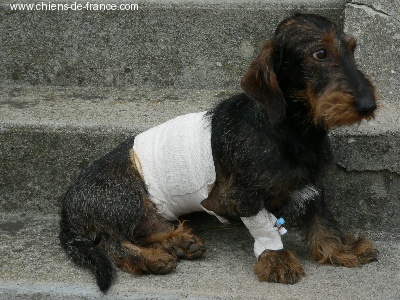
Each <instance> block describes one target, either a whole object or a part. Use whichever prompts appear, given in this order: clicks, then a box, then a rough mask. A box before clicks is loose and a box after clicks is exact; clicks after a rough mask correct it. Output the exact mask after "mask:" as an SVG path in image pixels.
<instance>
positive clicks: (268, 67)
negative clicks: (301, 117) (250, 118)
mask: <svg viewBox="0 0 400 300" xmlns="http://www.w3.org/2000/svg"><path fill="white" fill-rule="evenodd" d="M271 44H272V42H271V41H266V42H265V43H264V46H263V48H262V50H261V53H260V54H259V55H258V56H257V58H256V59H255V60H254V61H253V62H252V64H251V66H250V69H249V70H248V71H247V73H246V74H245V75H244V77H243V78H242V81H241V87H242V89H243V90H244V91H245V92H246V93H247V95H249V96H250V97H251V98H253V99H255V100H257V101H259V102H261V103H262V104H263V105H264V106H265V107H266V110H267V114H268V118H269V121H270V123H271V124H272V126H275V125H277V124H279V123H281V122H282V121H283V119H284V117H285V111H286V106H285V100H284V97H283V94H282V91H281V89H280V87H279V83H278V80H277V78H276V74H275V72H274V67H273V61H272V54H271V52H272V47H271Z"/></svg>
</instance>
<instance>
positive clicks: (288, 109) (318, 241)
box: [60, 14, 378, 292]
mask: <svg viewBox="0 0 400 300" xmlns="http://www.w3.org/2000/svg"><path fill="white" fill-rule="evenodd" d="M355 48H356V40H355V38H354V37H352V36H350V35H348V34H345V33H344V32H343V31H342V30H341V29H340V28H339V27H338V26H337V25H336V24H335V23H334V22H332V21H330V20H329V19H326V18H324V17H322V16H318V15H312V14H296V15H294V16H292V17H289V18H287V19H285V20H283V21H282V22H281V23H280V24H279V25H278V27H277V29H276V31H275V34H274V36H273V37H272V39H270V40H267V41H266V42H265V44H264V45H263V48H262V50H261V52H260V54H259V55H258V56H257V57H256V58H255V60H254V61H253V62H252V64H251V66H250V68H249V70H248V71H247V73H245V75H244V77H243V78H242V81H241V87H242V89H243V90H244V93H240V94H237V95H234V96H232V97H230V98H228V99H225V100H223V101H222V102H220V103H218V104H217V105H216V106H215V107H214V108H212V109H210V110H209V111H207V112H201V113H193V114H188V115H184V116H180V117H177V118H175V119H173V120H170V121H168V122H166V123H164V124H161V125H159V126H156V127H154V128H151V129H150V130H148V131H145V132H144V133H141V134H139V135H138V136H136V137H132V138H130V139H128V140H127V141H125V142H123V143H122V144H121V145H119V146H118V147H117V148H116V149H115V150H113V151H111V152H110V153H108V154H106V155H105V156H103V157H101V158H100V159H98V160H96V161H95V162H93V163H92V164H91V165H89V166H88V167H87V168H86V169H85V170H84V171H83V172H82V173H81V174H80V175H79V177H78V179H77V180H76V182H75V183H74V184H72V185H71V187H70V188H69V189H68V191H67V192H66V194H65V197H64V199H63V201H62V208H61V221H60V227H61V229H60V242H61V245H62V246H63V248H64V249H65V250H66V253H67V254H68V255H69V256H70V258H71V259H72V260H73V261H74V262H76V263H77V264H79V265H82V266H86V267H88V268H89V269H90V270H91V271H92V272H93V273H94V275H95V277H96V280H97V284H98V286H99V288H100V290H101V291H103V292H107V290H108V289H109V288H110V286H111V285H112V283H113V281H114V278H115V274H116V268H119V269H121V270H123V271H126V272H129V273H132V274H141V273H153V274H165V273H169V272H171V271H173V270H174V269H175V267H176V264H177V261H178V260H180V259H197V258H200V257H202V256H203V254H204V252H205V247H204V245H203V242H202V241H201V239H200V238H199V237H197V236H196V235H195V234H194V233H193V232H192V229H191V228H190V227H188V226H186V224H184V222H179V221H174V220H176V219H178V217H179V216H180V215H182V214H186V213H190V212H193V211H205V212H207V213H210V214H213V215H215V216H216V217H218V218H219V219H220V220H221V221H222V222H225V221H230V220H241V221H243V223H244V224H245V226H246V227H248V228H249V230H250V233H251V234H252V235H253V237H254V240H255V243H254V252H255V255H256V256H257V262H256V265H255V267H254V271H255V274H256V275H257V277H258V278H259V280H260V281H267V282H277V283H286V284H293V283H296V282H298V281H299V280H300V279H301V278H302V277H303V276H304V275H305V272H304V269H303V267H302V265H301V263H300V262H299V260H298V259H297V258H296V256H295V254H294V253H293V252H292V251H290V250H288V249H285V248H284V247H283V244H282V241H281V237H280V233H279V232H280V230H279V229H282V227H281V226H280V225H277V218H276V217H275V216H280V217H284V218H285V219H286V220H287V222H288V224H289V225H294V226H299V227H300V228H302V229H303V231H304V234H305V237H306V241H307V242H308V244H309V246H310V249H311V255H312V257H313V258H314V259H315V260H316V261H317V262H318V263H320V264H332V265H336V266H346V267H355V266H359V265H363V264H366V263H369V262H372V261H375V260H376V259H377V255H378V251H377V250H376V248H375V247H374V245H373V243H372V242H371V241H369V240H368V239H367V238H365V237H358V238H356V237H354V236H353V235H349V234H344V233H343V232H342V231H341V230H340V229H339V227H338V224H337V222H336V221H335V219H334V217H333V216H332V214H331V212H330V211H329V209H328V207H327V204H326V199H325V194H324V186H323V177H324V173H325V171H326V169H327V167H328V166H329V164H330V163H331V162H332V154H331V150H330V143H329V138H328V130H329V129H330V128H331V127H337V126H344V125H350V124H354V123H359V122H361V121H362V120H369V119H372V118H374V116H375V112H376V109H377V103H378V97H377V92H376V88H375V86H374V84H373V83H372V81H371V80H370V79H369V78H368V77H367V76H366V75H364V74H363V73H362V72H361V71H360V70H359V69H358V68H357V66H356V63H355V59H354V51H355Z"/></svg>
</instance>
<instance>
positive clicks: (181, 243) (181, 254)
mask: <svg viewBox="0 0 400 300" xmlns="http://www.w3.org/2000/svg"><path fill="white" fill-rule="evenodd" d="M173 250H174V252H175V254H176V256H177V257H178V258H184V259H197V258H200V257H202V256H203V254H204V252H205V249H204V246H203V243H202V242H201V240H200V239H198V238H197V237H196V236H194V235H193V236H192V238H190V239H183V238H177V239H176V240H175V243H174V246H173Z"/></svg>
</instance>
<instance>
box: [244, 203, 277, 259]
mask: <svg viewBox="0 0 400 300" xmlns="http://www.w3.org/2000/svg"><path fill="white" fill-rule="evenodd" d="M241 219H242V221H243V223H244V225H245V226H246V227H247V228H248V229H249V231H250V233H251V235H252V236H253V237H254V254H255V255H256V257H257V258H258V257H259V256H260V255H261V253H263V252H264V251H265V250H280V249H283V244H282V240H281V235H280V234H279V232H278V227H276V226H275V223H276V217H275V216H274V215H273V214H271V213H270V212H268V211H267V210H266V209H265V208H263V209H262V210H260V212H259V213H258V214H257V215H255V216H253V217H246V218H241Z"/></svg>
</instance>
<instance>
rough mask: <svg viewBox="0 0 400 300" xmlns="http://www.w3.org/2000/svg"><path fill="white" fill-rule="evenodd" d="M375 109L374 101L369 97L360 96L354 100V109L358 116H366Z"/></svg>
mask: <svg viewBox="0 0 400 300" xmlns="http://www.w3.org/2000/svg"><path fill="white" fill-rule="evenodd" d="M375 109H376V103H375V101H374V99H372V98H371V97H369V96H367V97H362V98H359V99H357V100H356V110H357V113H358V114H359V115H360V116H367V115H370V114H372V113H373V111H374V110H375Z"/></svg>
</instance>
